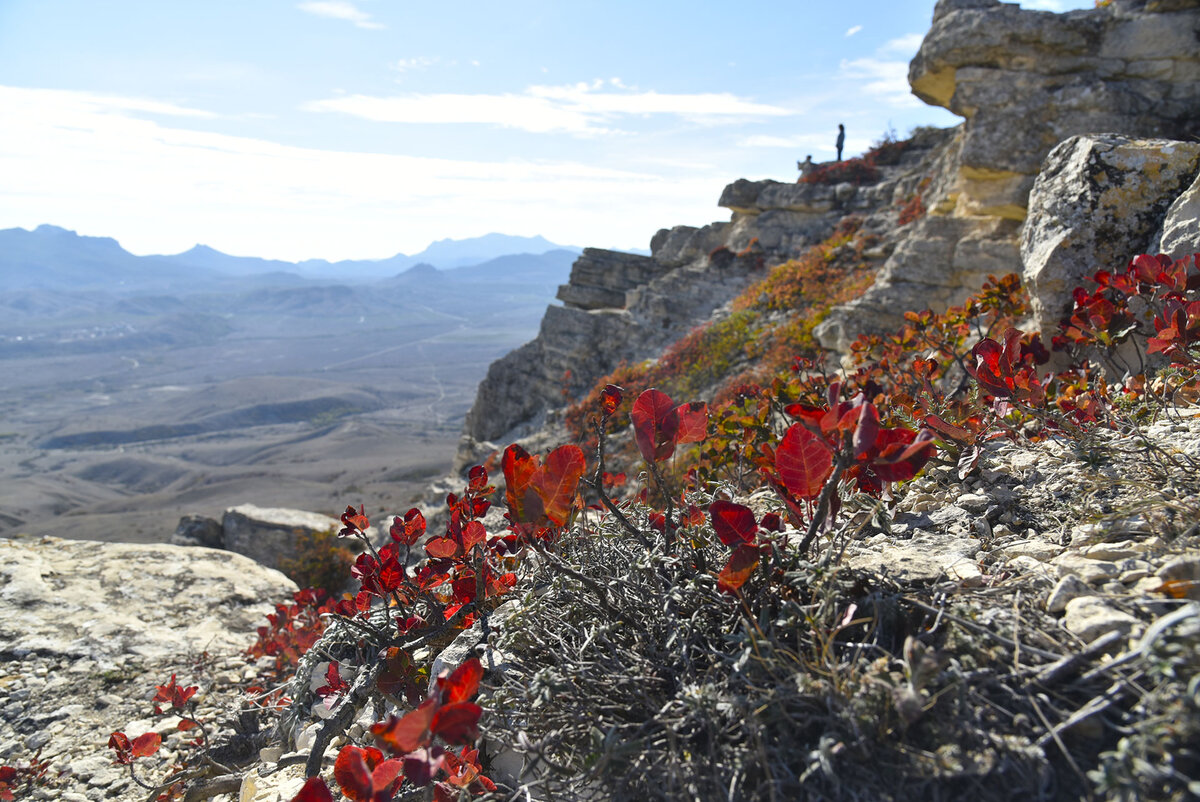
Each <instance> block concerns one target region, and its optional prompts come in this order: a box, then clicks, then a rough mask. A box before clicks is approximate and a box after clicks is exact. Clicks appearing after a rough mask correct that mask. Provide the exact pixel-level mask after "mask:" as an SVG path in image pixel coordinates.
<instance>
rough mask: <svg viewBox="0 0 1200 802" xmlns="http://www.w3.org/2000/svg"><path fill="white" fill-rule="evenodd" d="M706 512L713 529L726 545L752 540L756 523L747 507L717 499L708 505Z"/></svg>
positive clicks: (736, 544)
mask: <svg viewBox="0 0 1200 802" xmlns="http://www.w3.org/2000/svg"><path fill="white" fill-rule="evenodd" d="M708 514H709V516H710V517H711V518H712V525H713V531H715V532H716V533H717V537H719V538H720V539H721V542H722V543H724V544H725V545H726V546H729V547H730V548H733V547H734V546H741V545H744V544H746V543H753V542H754V535H755V534H756V533H757V532H758V523H757V522H756V521H755V520H754V513H753V512H751V511H750V508H749V507H743V506H742V505H741V504H734V503H733V502H732V501H725V500H724V499H717V500H716V501H714V502H713V503H712V504H711V505H710V506H709V508H708Z"/></svg>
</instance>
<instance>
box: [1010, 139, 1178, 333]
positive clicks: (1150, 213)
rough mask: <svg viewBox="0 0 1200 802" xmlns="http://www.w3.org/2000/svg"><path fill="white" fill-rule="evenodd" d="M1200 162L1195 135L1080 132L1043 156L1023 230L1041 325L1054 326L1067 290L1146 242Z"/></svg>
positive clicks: (1118, 265)
mask: <svg viewBox="0 0 1200 802" xmlns="http://www.w3.org/2000/svg"><path fill="white" fill-rule="evenodd" d="M1198 167H1200V143H1195V142H1176V141H1173V140H1166V139H1139V138H1136V137H1129V136H1123V135H1117V134H1097V135H1090V136H1077V137H1072V138H1070V139H1068V140H1067V141H1065V142H1063V143H1061V144H1060V145H1058V146H1057V147H1055V148H1054V149H1053V150H1052V151H1051V152H1050V154H1049V155H1048V156H1047V157H1046V162H1045V165H1044V166H1043V169H1042V172H1041V173H1040V174H1039V175H1038V178H1037V181H1036V182H1035V183H1034V187H1033V192H1032V193H1031V194H1030V201H1029V204H1030V205H1029V208H1030V218H1029V220H1028V221H1027V223H1026V225H1025V227H1024V229H1023V231H1022V233H1021V259H1022V262H1023V264H1024V270H1023V272H1024V276H1023V278H1024V281H1025V284H1026V286H1027V287H1028V288H1029V290H1030V293H1031V295H1032V296H1033V297H1032V300H1033V309H1034V319H1035V322H1036V325H1037V328H1038V329H1039V330H1040V331H1042V332H1054V331H1057V326H1058V321H1059V320H1061V319H1062V318H1063V317H1064V316H1065V315H1066V314H1067V313H1069V311H1070V309H1071V306H1072V304H1073V298H1072V295H1071V293H1072V291H1073V290H1074V288H1075V287H1077V286H1083V285H1084V284H1085V283H1086V281H1085V280H1086V279H1088V278H1090V277H1091V276H1092V275H1093V274H1094V273H1095V272H1096V271H1097V270H1110V271H1115V270H1120V269H1123V268H1124V267H1125V265H1126V264H1127V263H1128V262H1129V260H1130V259H1132V258H1133V257H1134V256H1136V255H1137V254H1139V253H1143V252H1145V251H1146V250H1147V248H1148V247H1149V245H1150V244H1151V239H1152V238H1153V236H1154V234H1155V232H1156V231H1157V230H1158V228H1159V226H1160V224H1161V221H1162V219H1163V216H1164V215H1165V214H1166V211H1167V207H1168V206H1169V205H1170V203H1171V202H1172V201H1173V200H1174V199H1175V198H1176V197H1178V195H1179V194H1180V193H1181V192H1182V191H1183V189H1184V188H1185V187H1187V186H1188V185H1189V184H1190V183H1191V182H1192V179H1193V177H1194V176H1195V174H1196V170H1197V168H1198Z"/></svg>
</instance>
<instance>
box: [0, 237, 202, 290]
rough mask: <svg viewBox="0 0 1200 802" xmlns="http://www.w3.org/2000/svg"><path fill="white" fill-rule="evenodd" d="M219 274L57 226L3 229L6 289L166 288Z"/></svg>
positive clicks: (0, 247)
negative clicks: (139, 253)
mask: <svg viewBox="0 0 1200 802" xmlns="http://www.w3.org/2000/svg"><path fill="white" fill-rule="evenodd" d="M217 277H218V274H217V273H215V272H213V271H211V270H209V269H207V268H206V267H205V266H203V265H199V264H194V265H185V264H183V263H179V262H173V261H171V260H169V259H164V258H161V257H154V256H145V257H142V256H134V255H133V254H131V253H129V252H128V251H126V250H125V249H124V248H122V247H121V246H120V245H119V244H118V243H117V241H116V240H114V239H110V238H108V237H81V236H79V235H78V234H76V233H75V232H74V231H67V230H66V229H63V228H58V227H57V226H50V225H42V226H38V227H37V228H36V229H34V230H33V231H26V230H25V229H23V228H10V229H7V230H4V231H0V291H6V290H58V289H63V290H81V289H106V290H114V291H116V290H120V289H121V288H122V287H128V286H132V285H137V286H139V288H142V289H147V290H149V289H166V288H170V287H179V286H183V285H187V284H194V283H197V282H203V281H205V280H209V281H211V280H212V279H215V278H217Z"/></svg>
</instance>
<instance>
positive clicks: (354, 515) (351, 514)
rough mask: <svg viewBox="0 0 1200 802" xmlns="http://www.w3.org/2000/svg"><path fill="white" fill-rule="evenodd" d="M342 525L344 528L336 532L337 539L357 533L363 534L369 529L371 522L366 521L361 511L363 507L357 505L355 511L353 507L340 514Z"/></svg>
mask: <svg viewBox="0 0 1200 802" xmlns="http://www.w3.org/2000/svg"><path fill="white" fill-rule="evenodd" d="M342 523H343V524H344V525H345V528H343V529H342V531H340V532H338V537H346V536H348V535H353V534H355V533H357V532H365V531H367V528H368V527H370V525H371V522H370V521H369V520H367V514H366V513H365V512H364V511H363V506H362V505H361V504H359V505H358V510H357V511H356V510H355V509H354V508H353V507H346V511H345V512H343V513H342Z"/></svg>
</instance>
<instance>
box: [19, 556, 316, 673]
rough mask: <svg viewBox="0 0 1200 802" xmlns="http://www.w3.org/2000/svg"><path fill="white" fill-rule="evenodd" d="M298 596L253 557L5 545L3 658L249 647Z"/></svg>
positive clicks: (158, 654) (152, 654)
mask: <svg viewBox="0 0 1200 802" xmlns="http://www.w3.org/2000/svg"><path fill="white" fill-rule="evenodd" d="M296 590H297V588H296V584H295V583H294V582H292V581H291V580H290V579H288V578H287V577H285V576H284V575H283V574H281V573H279V572H278V571H275V570H273V569H270V568H267V567H264V566H262V565H260V564H258V563H257V562H255V561H254V560H252V559H249V558H248V557H243V556H241V555H238V554H231V553H229V552H227V551H216V550H213V549H205V548H187V547H181V546H168V545H161V546H150V545H140V544H129V543H93V542H90V541H83V540H60V539H58V538H43V539H40V540H36V541H23V540H0V609H3V612H4V614H3V615H0V644H3V645H2V646H0V655H3V656H6V657H7V658H8V659H11V658H12V657H14V656H16V657H20V656H22V655H25V654H29V653H39V654H52V655H69V656H73V657H79V658H85V657H86V658H92V659H95V660H99V661H102V662H103V661H108V660H111V659H113V658H116V657H119V656H122V655H136V656H139V657H141V658H145V659H151V660H167V659H178V658H179V656H180V655H186V654H188V653H190V652H195V653H199V652H201V651H205V650H208V651H210V652H217V651H227V652H236V651H241V650H242V649H245V648H246V647H247V646H248V645H249V644H250V642H251V641H252V640H253V638H254V631H255V627H256V626H258V624H259V623H261V622H262V621H263V620H264V618H265V616H266V614H267V613H270V612H273V610H274V603H275V602H277V601H280V600H283V599H287V598H289V597H290V596H291V594H292V593H294V592H295V591H296Z"/></svg>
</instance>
